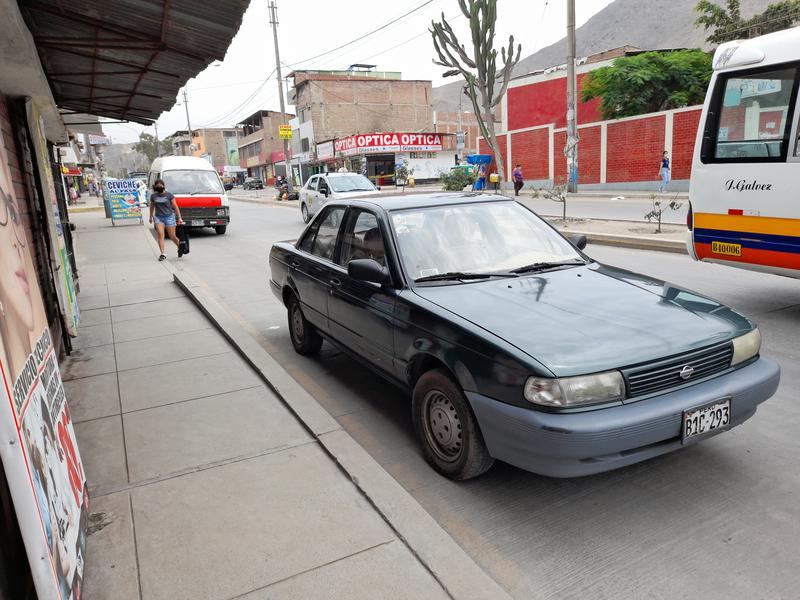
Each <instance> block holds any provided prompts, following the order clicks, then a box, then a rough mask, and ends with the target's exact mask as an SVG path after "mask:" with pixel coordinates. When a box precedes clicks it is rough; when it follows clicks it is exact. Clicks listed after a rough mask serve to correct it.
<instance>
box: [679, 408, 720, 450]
mask: <svg viewBox="0 0 800 600" xmlns="http://www.w3.org/2000/svg"><path fill="white" fill-rule="evenodd" d="M730 422H731V400H730V398H726V399H725V400H717V401H715V402H714V403H713V404H707V405H706V406H702V407H700V408H693V409H692V410H687V411H684V413H683V443H684V444H685V443H686V442H687V441H689V440H691V439H693V438H696V437H698V436H702V435H704V434H706V433H711V432H712V431H715V430H717V429H720V428H721V427H725V426H727V425H729V424H730Z"/></svg>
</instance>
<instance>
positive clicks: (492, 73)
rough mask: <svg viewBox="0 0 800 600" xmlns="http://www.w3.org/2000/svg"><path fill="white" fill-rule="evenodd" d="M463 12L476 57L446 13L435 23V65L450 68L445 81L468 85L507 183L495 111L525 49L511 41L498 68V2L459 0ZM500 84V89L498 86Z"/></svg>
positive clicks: (470, 97)
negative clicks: (458, 80)
mask: <svg viewBox="0 0 800 600" xmlns="http://www.w3.org/2000/svg"><path fill="white" fill-rule="evenodd" d="M458 5H459V7H460V8H461V12H462V13H463V14H464V16H465V17H466V18H467V19H468V20H469V28H470V32H471V34H472V56H470V55H469V54H468V53H467V48H466V46H465V45H464V44H462V43H460V42H459V41H458V38H457V37H456V34H455V32H454V31H453V28H452V27H451V26H450V23H448V22H447V20H446V19H445V18H444V13H442V20H441V22H438V23H437V22H436V21H432V22H431V26H432V29H429V30H428V31H430V32H431V36H432V37H433V47H434V49H435V50H436V54H437V55H438V57H439V60H435V59H434V61H433V62H434V64H437V65H441V66H443V67H448V69H449V70H448V71H447V72H445V73H444V75H445V77H448V76H451V75H458V74H461V76H463V77H464V80H465V81H466V86H465V88H466V92H467V95H468V96H469V99H470V101H471V102H472V107H473V109H474V111H475V116H476V117H477V119H478V126H479V127H480V130H481V134H482V135H483V138H484V139H485V140H486V141H487V142H488V143H489V146H490V147H491V148H492V153H493V154H494V159H495V161H496V162H497V172H498V173H499V174H500V178H501V179H502V180H503V181H505V165H504V164H503V163H504V161H503V157H502V155H501V154H500V145H499V144H498V143H497V134H496V133H495V130H494V113H493V109H494V107H495V106H497V105H498V104H499V103H500V101H501V100H502V99H503V95H504V94H505V93H506V89H507V88H508V80H509V79H510V78H511V71H512V70H513V69H514V67H515V66H516V64H517V63H518V62H519V59H520V54H521V52H522V46H521V45H520V44H517V47H516V50H515V49H514V36H513V35H512V36H509V38H508V50H506V48H505V47H502V48H501V49H500V58H501V62H502V67H501V68H500V70H499V71H498V68H497V50H496V49H495V48H494V35H495V34H494V30H495V23H496V22H497V0H458ZM498 83H499V86H498Z"/></svg>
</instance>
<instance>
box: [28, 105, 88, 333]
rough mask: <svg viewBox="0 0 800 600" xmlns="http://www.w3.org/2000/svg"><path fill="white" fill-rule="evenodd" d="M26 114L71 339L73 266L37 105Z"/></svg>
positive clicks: (74, 322)
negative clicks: (65, 238)
mask: <svg viewBox="0 0 800 600" xmlns="http://www.w3.org/2000/svg"><path fill="white" fill-rule="evenodd" d="M26 108H27V113H28V130H29V131H30V133H31V142H32V144H33V148H32V150H33V152H34V153H35V154H36V164H37V165H38V167H39V177H40V178H41V181H42V190H43V192H44V195H45V198H44V200H45V203H46V204H47V205H48V206H49V207H50V210H48V211H45V212H46V214H47V226H48V229H49V230H50V242H51V244H52V257H53V259H52V260H53V262H54V263H55V264H53V265H52V271H53V279H54V280H55V282H56V292H57V294H58V303H59V305H60V307H61V314H62V316H63V317H64V327H65V328H66V330H67V333H69V335H71V336H73V337H74V336H76V335H78V322H79V321H80V313H79V311H78V301H77V298H76V297H75V280H74V279H73V273H72V265H71V264H70V262H69V256H67V243H66V241H65V240H64V230H63V228H62V225H61V211H60V210H59V208H58V201H57V199H56V198H57V197H56V187H55V181H54V179H53V170H52V169H51V168H50V162H51V160H50V154H49V153H48V151H47V138H46V137H45V135H44V119H43V118H42V116H41V115H40V114H39V109H37V108H36V105H35V104H34V103H33V102H31V101H29V102H28V103H27V105H26Z"/></svg>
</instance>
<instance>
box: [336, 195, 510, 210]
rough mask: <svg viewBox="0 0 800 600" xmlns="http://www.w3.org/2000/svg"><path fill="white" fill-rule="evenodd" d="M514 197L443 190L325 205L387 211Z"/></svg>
mask: <svg viewBox="0 0 800 600" xmlns="http://www.w3.org/2000/svg"><path fill="white" fill-rule="evenodd" d="M513 201H514V200H513V199H512V198H509V197H508V196H503V195H502V194H484V193H481V192H441V193H436V194H430V193H424V194H405V195H403V196H395V195H391V196H390V195H374V196H367V197H360V198H352V199H349V200H332V201H330V202H327V203H326V204H325V206H336V205H339V206H368V205H372V206H377V207H380V208H383V209H384V210H386V211H394V210H405V209H408V208H430V207H432V206H451V205H455V204H477V203H487V204H488V203H490V202H513Z"/></svg>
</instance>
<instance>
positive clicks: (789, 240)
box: [694, 229, 800, 252]
mask: <svg viewBox="0 0 800 600" xmlns="http://www.w3.org/2000/svg"><path fill="white" fill-rule="evenodd" d="M694 239H695V242H697V243H701V244H702V243H705V244H710V243H711V242H730V243H734V244H741V245H742V247H747V248H761V249H764V250H778V251H781V252H800V237H797V236H791V235H768V234H764V233H742V232H739V231H723V230H720V229H695V230H694Z"/></svg>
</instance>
